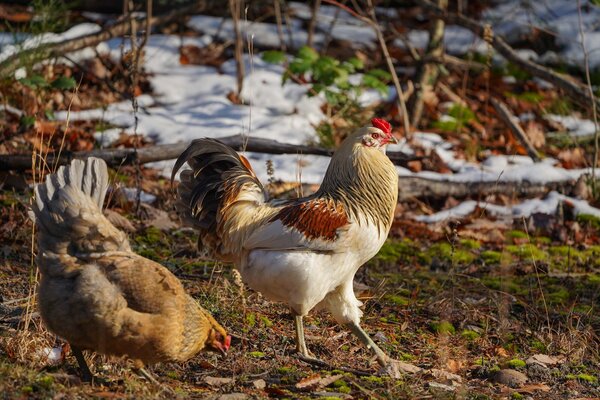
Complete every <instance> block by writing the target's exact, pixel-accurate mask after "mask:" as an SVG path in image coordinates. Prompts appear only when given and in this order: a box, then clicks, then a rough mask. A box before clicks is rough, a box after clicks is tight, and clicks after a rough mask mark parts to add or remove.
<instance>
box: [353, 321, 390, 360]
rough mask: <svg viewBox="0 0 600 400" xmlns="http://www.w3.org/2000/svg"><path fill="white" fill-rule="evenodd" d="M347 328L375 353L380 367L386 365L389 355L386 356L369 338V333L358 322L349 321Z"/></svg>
mask: <svg viewBox="0 0 600 400" xmlns="http://www.w3.org/2000/svg"><path fill="white" fill-rule="evenodd" d="M348 329H350V331H351V332H352V333H354V334H355V335H356V337H357V338H358V339H359V340H360V341H361V343H362V344H364V345H365V346H367V349H370V350H371V351H372V352H373V353H375V356H376V357H377V362H378V363H379V365H381V366H382V367H387V365H388V363H389V361H390V357H388V355H387V354H385V353H384V352H383V350H381V349H380V348H379V346H377V345H376V344H375V342H374V341H373V339H371V337H370V336H369V334H368V333H367V332H365V331H364V330H363V328H361V326H360V325H359V324H357V323H356V322H350V323H348Z"/></svg>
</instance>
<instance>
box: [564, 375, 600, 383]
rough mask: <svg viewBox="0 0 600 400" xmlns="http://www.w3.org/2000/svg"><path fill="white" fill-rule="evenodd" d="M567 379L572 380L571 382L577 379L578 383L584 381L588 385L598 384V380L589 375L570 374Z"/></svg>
mask: <svg viewBox="0 0 600 400" xmlns="http://www.w3.org/2000/svg"><path fill="white" fill-rule="evenodd" d="M565 378H567V379H570V380H575V379H577V380H578V381H583V382H588V383H597V382H598V378H596V377H595V376H593V375H589V374H577V375H575V374H568V375H566V376H565Z"/></svg>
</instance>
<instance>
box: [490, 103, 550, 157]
mask: <svg viewBox="0 0 600 400" xmlns="http://www.w3.org/2000/svg"><path fill="white" fill-rule="evenodd" d="M490 102H491V103H492V105H493V106H494V109H495V110H496V112H497V113H498V116H499V117H500V119H501V120H502V122H504V124H505V125H506V126H507V127H508V128H509V129H510V130H511V132H512V133H513V135H514V136H515V137H516V138H517V139H518V140H519V142H521V144H522V145H523V147H525V150H526V151H527V154H528V155H529V157H531V159H532V160H533V161H535V162H539V161H540V160H541V157H540V155H539V153H538V152H537V150H536V149H535V147H533V144H532V143H531V141H530V140H529V137H527V134H526V133H525V131H524V130H523V128H521V125H519V118H517V117H516V116H515V115H514V114H513V113H512V112H511V111H510V110H509V109H508V107H507V106H506V104H504V103H503V102H501V101H500V100H497V99H495V98H493V97H491V98H490Z"/></svg>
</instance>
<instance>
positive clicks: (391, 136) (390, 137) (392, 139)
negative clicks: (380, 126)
mask: <svg viewBox="0 0 600 400" xmlns="http://www.w3.org/2000/svg"><path fill="white" fill-rule="evenodd" d="M388 143H390V144H398V139H396V137H395V136H394V135H390V136H389V139H388Z"/></svg>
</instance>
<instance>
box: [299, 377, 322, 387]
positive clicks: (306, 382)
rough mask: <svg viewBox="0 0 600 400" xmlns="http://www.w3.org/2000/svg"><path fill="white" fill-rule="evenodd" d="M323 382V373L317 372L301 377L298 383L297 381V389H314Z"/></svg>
mask: <svg viewBox="0 0 600 400" xmlns="http://www.w3.org/2000/svg"><path fill="white" fill-rule="evenodd" d="M320 382H321V375H319V374H315V375H310V376H307V377H306V378H304V379H301V380H300V381H299V382H298V383H296V389H302V390H312V389H316V388H317V387H319V383H320Z"/></svg>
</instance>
